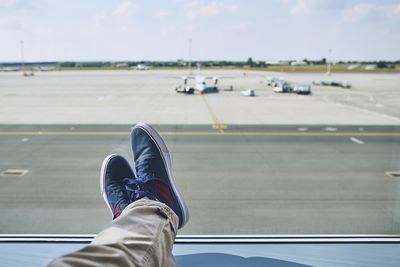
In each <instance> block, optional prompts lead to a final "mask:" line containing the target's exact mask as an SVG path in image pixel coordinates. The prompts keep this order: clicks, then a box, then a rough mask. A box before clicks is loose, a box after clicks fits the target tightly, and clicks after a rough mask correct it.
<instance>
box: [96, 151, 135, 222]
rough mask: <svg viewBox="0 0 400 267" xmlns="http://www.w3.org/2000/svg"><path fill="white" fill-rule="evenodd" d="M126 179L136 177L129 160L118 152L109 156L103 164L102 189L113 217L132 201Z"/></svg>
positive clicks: (101, 174) (101, 172)
mask: <svg viewBox="0 0 400 267" xmlns="http://www.w3.org/2000/svg"><path fill="white" fill-rule="evenodd" d="M124 179H125V180H126V179H132V180H134V179H135V174H134V172H133V170H132V168H131V166H130V165H129V163H128V161H127V160H126V159H125V158H124V157H122V156H120V155H117V154H111V155H109V156H107V157H106V158H105V159H104V161H103V164H102V166H101V171H100V190H101V194H102V196H103V198H104V200H105V202H106V204H107V206H108V208H109V209H110V211H111V213H112V216H113V219H116V218H117V217H118V216H119V215H120V214H121V212H122V211H123V210H124V209H125V208H126V206H128V205H129V203H130V201H129V197H128V193H127V192H126V188H125V182H124Z"/></svg>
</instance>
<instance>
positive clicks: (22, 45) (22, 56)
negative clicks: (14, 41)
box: [19, 40, 25, 75]
mask: <svg viewBox="0 0 400 267" xmlns="http://www.w3.org/2000/svg"><path fill="white" fill-rule="evenodd" d="M19 43H20V44H21V61H22V67H21V68H22V74H23V75H25V59H24V41H23V40H21V41H20V42H19Z"/></svg>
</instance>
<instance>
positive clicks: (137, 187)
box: [123, 178, 165, 202]
mask: <svg viewBox="0 0 400 267" xmlns="http://www.w3.org/2000/svg"><path fill="white" fill-rule="evenodd" d="M123 181H124V184H125V189H126V192H127V193H128V197H129V200H130V202H133V201H136V200H138V199H140V198H143V197H147V198H149V199H152V200H157V201H161V199H160V197H159V196H158V194H157V192H156V191H155V190H154V187H155V183H156V182H157V181H158V182H160V183H164V184H165V182H163V181H162V180H161V179H157V178H150V179H145V180H144V179H140V178H136V179H134V178H124V180H123Z"/></svg>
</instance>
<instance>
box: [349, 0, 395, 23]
mask: <svg viewBox="0 0 400 267" xmlns="http://www.w3.org/2000/svg"><path fill="white" fill-rule="evenodd" d="M342 17H343V20H344V21H348V22H357V21H365V20H370V21H374V22H376V21H378V20H387V19H389V20H397V19H400V4H397V5H384V4H367V3H361V4H357V5H354V6H351V7H349V8H347V9H344V10H343V11H342Z"/></svg>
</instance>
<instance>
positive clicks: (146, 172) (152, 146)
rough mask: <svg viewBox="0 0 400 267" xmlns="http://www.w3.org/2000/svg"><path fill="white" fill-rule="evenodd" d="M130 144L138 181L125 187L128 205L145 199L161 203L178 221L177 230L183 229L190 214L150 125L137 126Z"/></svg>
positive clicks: (169, 162)
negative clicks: (173, 213)
mask: <svg viewBox="0 0 400 267" xmlns="http://www.w3.org/2000/svg"><path fill="white" fill-rule="evenodd" d="M131 141H132V152H133V157H134V159H135V168H136V175H137V179H136V180H131V184H128V183H127V191H128V194H129V196H130V201H134V200H137V199H139V198H143V197H147V198H149V199H153V200H156V201H160V202H163V203H164V204H166V205H168V206H169V207H170V208H171V209H172V210H173V211H174V212H175V213H176V215H177V216H178V217H179V226H178V228H182V227H183V226H184V225H185V224H186V222H187V221H188V220H189V210H188V208H187V205H186V203H185V201H184V199H183V197H182V195H181V194H180V192H179V190H178V187H177V185H176V183H175V179H174V177H173V175H172V164H171V157H170V155H169V152H168V148H167V146H166V145H165V143H164V141H163V139H162V138H161V136H160V135H159V134H158V133H157V131H156V130H155V129H154V128H152V127H151V126H150V125H148V124H145V123H140V124H137V125H136V126H135V127H133V128H132V132H131ZM129 188H130V189H129Z"/></svg>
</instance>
